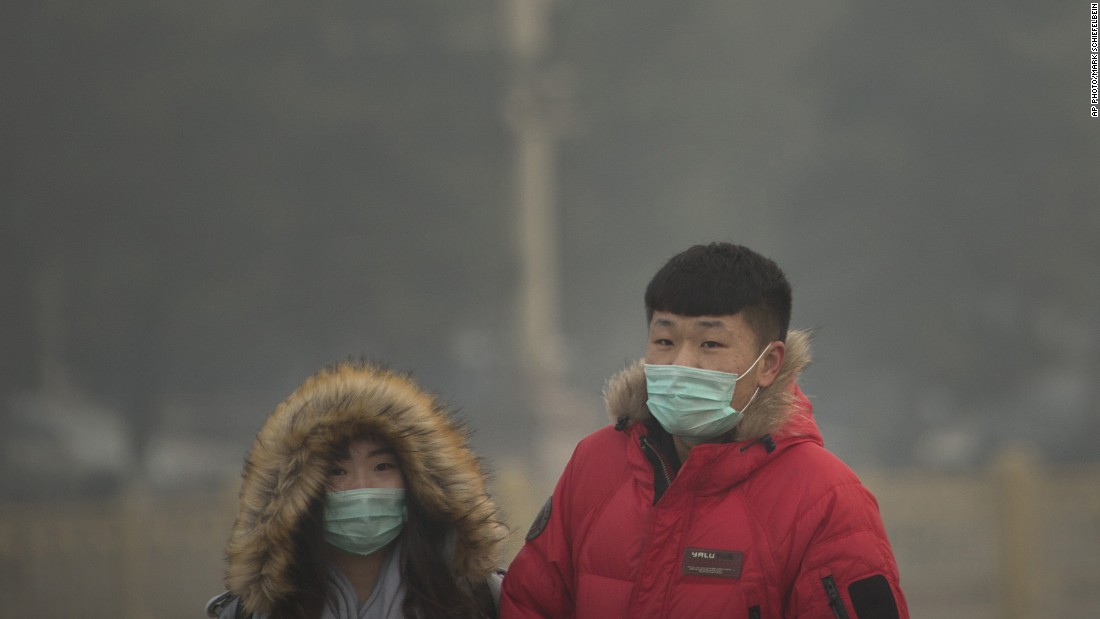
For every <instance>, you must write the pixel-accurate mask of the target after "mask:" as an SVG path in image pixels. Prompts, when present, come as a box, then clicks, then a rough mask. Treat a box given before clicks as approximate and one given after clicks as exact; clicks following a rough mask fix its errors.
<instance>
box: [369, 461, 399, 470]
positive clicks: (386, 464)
mask: <svg viewBox="0 0 1100 619" xmlns="http://www.w3.org/2000/svg"><path fill="white" fill-rule="evenodd" d="M393 468H397V467H396V466H394V464H393V463H392V462H381V463H379V464H378V466H376V467H374V470H376V471H388V470H390V469H393Z"/></svg>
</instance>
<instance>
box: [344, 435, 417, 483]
mask: <svg viewBox="0 0 1100 619" xmlns="http://www.w3.org/2000/svg"><path fill="white" fill-rule="evenodd" d="M329 486H330V487H329V490H330V491H332V492H340V491H343V490H357V489H359V488H404V487H405V478H404V476H403V475H402V474H401V469H400V468H399V467H398V465H397V456H396V455H394V453H393V450H392V449H390V448H389V446H387V445H385V444H384V443H381V442H379V441H376V440H374V439H358V440H355V441H352V442H351V443H350V444H349V445H348V457H347V458H343V459H341V460H338V461H337V462H336V463H335V464H334V465H333V467H332V471H331V472H330V473H329Z"/></svg>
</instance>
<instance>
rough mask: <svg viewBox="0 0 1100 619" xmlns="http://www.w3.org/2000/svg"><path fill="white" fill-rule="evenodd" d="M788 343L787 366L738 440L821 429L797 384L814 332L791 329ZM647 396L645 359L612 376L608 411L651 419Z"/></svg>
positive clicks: (740, 428)
mask: <svg viewBox="0 0 1100 619" xmlns="http://www.w3.org/2000/svg"><path fill="white" fill-rule="evenodd" d="M785 343H786V354H785V355H784V356H783V367H782V368H781V369H780V371H779V374H778V375H777V376H776V378H775V381H773V382H772V384H771V385H769V386H768V387H767V388H766V389H761V390H760V393H759V394H757V396H756V398H755V399H754V400H753V403H752V405H751V406H750V407H749V408H748V409H747V410H745V412H744V417H743V418H742V419H741V422H740V423H739V424H738V425H737V431H736V432H737V433H736V439H737V440H739V441H742V440H755V439H758V438H761V437H763V436H766V435H778V434H780V433H783V434H790V433H799V434H804V433H805V432H807V431H812V432H814V433H816V432H817V428H816V426H817V424H815V423H814V422H813V419H812V418H811V412H810V408H809V403H808V401H806V400H804V397H803V396H801V392H800V391H798V389H797V387H796V385H795V382H796V381H797V379H798V376H799V375H800V374H801V373H802V370H804V369H805V368H806V366H807V365H809V364H810V333H809V332H808V331H801V330H792V331H789V332H788V333H787V340H786V342H785ZM647 399H648V395H647V392H646V382H645V367H644V363H643V361H641V360H639V361H637V362H635V363H633V364H632V365H630V366H629V367H627V368H626V369H624V370H622V371H621V372H619V373H618V374H616V375H615V376H613V377H611V379H610V380H609V381H608V382H607V387H606V388H605V389H604V401H605V402H606V404H607V413H608V415H610V416H611V419H612V420H613V421H615V422H616V423H622V422H621V421H620V420H621V419H623V418H626V420H627V421H626V425H631V424H634V423H638V422H644V421H645V420H647V419H651V418H652V417H653V415H652V413H650V412H649V408H648V407H647V406H646V400H647ZM799 400H802V402H804V405H801V406H796V405H795V404H800V403H802V402H799Z"/></svg>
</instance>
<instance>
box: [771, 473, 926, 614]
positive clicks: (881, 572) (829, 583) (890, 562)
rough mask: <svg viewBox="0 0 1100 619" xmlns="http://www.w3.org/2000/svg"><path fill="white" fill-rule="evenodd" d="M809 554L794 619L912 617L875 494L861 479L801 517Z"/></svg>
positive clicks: (796, 589) (798, 582)
mask: <svg viewBox="0 0 1100 619" xmlns="http://www.w3.org/2000/svg"><path fill="white" fill-rule="evenodd" d="M798 529H799V531H800V533H798V534H796V537H798V536H800V535H801V536H804V542H802V543H803V544H804V546H803V547H804V548H805V551H804V553H802V554H801V561H800V564H799V566H798V567H797V575H796V577H795V580H794V586H793V588H792V589H791V593H790V596H789V598H788V602H787V613H786V615H785V616H786V617H788V618H790V619H796V618H797V619H819V618H820V619H836V618H841V619H909V610H908V607H907V606H906V603H905V596H904V595H903V594H902V591H901V585H900V581H899V577H898V569H897V564H896V562H895V560H894V553H893V551H892V550H891V548H890V542H889V541H888V539H887V537H886V531H885V529H884V528H883V525H882V518H881V516H880V515H879V511H878V503H877V502H876V501H875V498H874V496H872V495H871V493H870V492H869V491H868V490H867V489H866V488H865V487H864V486H863V485H862V484H861V483H859V481H858V480H853V481H851V482H849V483H845V484H841V485H837V486H834V487H833V488H831V489H830V491H829V492H828V493H826V494H825V496H823V497H821V498H819V499H817V500H816V501H815V502H814V503H813V504H812V505H810V506H808V508H807V510H806V511H805V512H804V513H803V514H802V517H801V518H800V519H799V523H798Z"/></svg>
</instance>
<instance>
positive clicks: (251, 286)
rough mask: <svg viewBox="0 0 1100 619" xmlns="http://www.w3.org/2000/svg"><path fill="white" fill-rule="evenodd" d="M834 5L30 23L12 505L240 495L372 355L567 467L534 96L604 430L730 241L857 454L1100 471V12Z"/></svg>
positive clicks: (581, 380)
mask: <svg viewBox="0 0 1100 619" xmlns="http://www.w3.org/2000/svg"><path fill="white" fill-rule="evenodd" d="M805 5H806V6H799V3H731V2H720V1H717V0H708V1H703V2H693V1H689V2H684V1H676V2H672V1H667V0H631V1H629V2H626V1H623V0H610V1H608V2H596V3H591V2H589V3H583V2H558V3H553V4H548V5H546V7H545V8H546V9H547V11H548V12H547V14H546V21H545V24H546V28H547V39H546V41H545V46H544V48H543V51H542V52H541V53H540V55H539V56H538V57H537V58H534V59H531V58H528V59H525V60H524V59H517V57H516V54H515V53H514V49H513V48H512V47H511V46H510V45H509V44H508V43H507V41H508V33H509V32H510V31H511V30H512V29H513V28H514V27H515V26H514V23H513V22H511V21H509V17H508V15H509V14H508V12H507V11H506V10H505V9H506V3H505V2H503V1H501V2H493V1H488V0H473V1H469V2H444V1H424V0H411V1H409V0H406V1H402V2H397V1H381V2H351V1H345V0H333V1H331V2H321V3H297V2H286V1H283V0H274V1H270V2H250V1H248V0H244V1H238V2H214V1H210V0H194V1H189V2H138V1H137V0H104V1H102V2H95V3H88V2H77V1H75V0H60V1H51V2H30V1H27V0H12V1H10V2H8V3H6V5H5V8H6V11H5V13H6V16H5V18H4V20H2V22H0V52H2V53H0V79H2V83H3V88H4V97H3V101H4V105H3V107H2V114H3V121H2V134H0V143H2V147H0V152H2V153H3V157H4V159H3V165H2V166H0V209H2V212H0V257H2V260H0V286H2V290H3V293H2V294H0V320H2V326H0V364H2V366H0V427H2V428H3V430H2V431H0V447H2V450H3V451H2V458H3V460H2V462H0V469H2V470H3V471H4V472H3V474H2V475H0V477H2V478H3V479H2V484H3V485H2V486H0V490H2V491H3V493H4V494H3V496H7V497H24V496H39V495H51V494H67V493H83V494H96V493H110V492H113V491H115V490H117V489H118V488H120V487H122V486H123V485H125V484H127V483H131V482H133V481H135V480H143V481H144V482H147V483H151V484H153V485H158V486H164V487H184V486H194V485H201V484H206V483H211V480H212V479H221V477H220V476H221V475H223V474H224V472H225V471H226V470H227V469H228V470H230V471H233V470H236V469H237V468H238V467H239V464H240V459H241V457H242V456H243V454H244V452H245V450H246V449H247V446H248V444H249V442H250V441H251V438H252V436H253V435H254V433H255V431H256V430H257V429H258V427H259V425H260V423H261V422H262V421H263V419H264V418H265V417H266V415H267V414H268V413H269V412H270V410H271V409H272V408H273V407H274V406H275V405H276V404H277V403H278V402H279V401H280V400H281V399H282V398H283V397H285V395H287V394H288V393H289V392H290V391H291V390H292V389H293V388H294V387H296V386H297V385H298V384H299V383H300V382H301V381H302V380H303V379H304V378H305V377H306V376H307V375H308V374H309V373H311V372H313V371H314V370H316V369H318V368H319V367H321V366H323V365H325V364H327V363H330V362H333V361H337V360H340V359H343V358H347V357H364V358H366V359H370V360H375V361H381V362H385V363H387V364H389V365H390V366H392V367H394V368H397V369H401V370H408V371H411V372H413V373H414V374H415V375H416V376H417V377H418V378H419V379H420V380H421V382H422V383H423V384H424V385H425V386H426V387H428V388H430V389H432V390H434V391H437V392H439V393H440V394H441V395H442V396H443V398H444V399H446V400H447V401H449V402H451V403H452V404H453V405H454V406H455V407H457V408H459V409H461V411H462V414H463V415H464V416H465V418H466V419H467V420H468V421H469V423H470V425H471V426H472V427H473V428H474V429H475V430H476V434H475V443H476V445H477V447H478V448H479V449H480V450H481V451H482V452H483V453H484V454H485V455H486V456H489V457H490V458H491V459H492V460H494V461H501V460H504V459H507V458H511V457H516V458H523V457H524V456H525V454H527V453H530V450H531V449H532V448H533V447H534V446H536V445H537V443H538V441H539V439H540V437H539V436H538V432H537V429H538V428H537V424H536V422H535V419H534V416H533V413H532V411H533V410H534V409H535V408H536V407H535V405H534V403H533V402H532V396H531V394H530V392H529V390H527V389H525V388H522V385H524V384H525V383H524V378H523V376H522V375H521V372H520V370H519V365H520V363H519V360H518V359H517V345H516V338H517V335H516V333H517V331H518V329H519V327H520V325H519V318H518V312H517V299H518V297H519V294H520V285H521V275H522V272H523V266H522V264H523V262H522V261H523V255H524V250H525V247H524V243H523V242H521V241H520V240H519V237H518V236H517V227H518V223H517V222H518V220H517V218H518V214H517V208H516V197H515V196H516V186H517V169H516V150H517V135H516V131H515V130H514V128H513V126H512V125H511V124H510V121H509V114H510V113H514V110H515V109H516V108H517V106H518V107H519V108H522V106H523V103H522V102H520V103H516V92H517V91H523V88H518V87H517V84H523V85H526V86H530V85H531V84H535V85H534V86H533V87H530V88H529V90H533V91H535V92H537V93H539V95H538V96H539V98H540V101H542V103H541V105H544V106H547V107H549V108H550V109H551V110H552V116H553V117H554V119H555V122H553V123H552V125H553V136H554V137H553V138H552V142H553V151H552V152H554V154H555V157H554V159H553V161H554V162H556V169H555V170H554V172H553V175H552V176H553V183H552V204H553V205H554V207H555V208H554V212H555V213H556V224H557V225H556V227H553V228H547V229H546V232H547V233H548V234H549V235H550V237H551V238H550V241H551V242H552V247H554V248H556V255H557V257H558V261H557V265H558V271H557V273H558V277H559V281H560V307H559V309H558V312H559V314H558V315H559V316H560V322H559V326H560V337H559V339H560V343H559V345H560V346H561V353H562V356H561V359H562V362H563V369H562V372H561V379H562V381H563V382H564V384H565V385H566V386H567V387H568V389H569V390H570V391H571V393H572V394H573V395H574V396H575V401H577V402H579V403H580V404H581V406H582V408H584V409H585V410H584V418H585V419H587V420H588V423H589V424H590V425H588V426H584V425H583V424H581V425H578V426H577V427H575V428H572V427H570V428H569V430H570V431H571V432H572V433H573V436H574V439H575V438H580V436H582V435H583V434H584V433H585V432H587V431H589V430H591V429H594V428H595V427H597V426H599V425H600V424H602V423H604V422H605V418H604V413H603V411H602V407H601V405H600V400H599V395H600V390H601V387H602V384H603V382H604V380H605V379H606V378H607V377H608V376H609V375H610V374H612V373H613V372H615V371H616V370H618V369H620V368H621V367H622V366H623V365H624V364H626V363H629V362H630V361H631V360H633V359H635V358H636V357H638V356H640V355H641V353H642V350H643V346H644V337H645V319H644V313H643V308H642V291H643V289H644V286H645V284H646V282H647V281H648V278H649V277H650V276H651V275H652V273H653V272H654V271H655V270H656V269H657V268H659V267H660V265H661V264H662V263H663V262H664V261H665V260H666V259H668V258H669V257H670V256H671V255H673V254H674V253H676V252H678V251H680V250H681V249H684V248H685V247H687V246H689V245H691V244H694V243H698V242H707V241H711V240H729V241H734V242H739V243H744V244H746V245H749V246H751V247H753V248H755V249H757V250H758V251H760V252H762V253H764V254H765V255H768V256H770V257H772V258H774V259H775V260H776V261H777V262H778V263H779V264H780V265H781V266H782V267H783V268H784V269H785V270H786V272H787V274H788V276H789V278H790V279H791V281H792V284H793V286H794V292H795V297H794V298H795V310H794V316H793V323H794V324H793V326H795V327H812V328H815V329H816V338H815V357H816V362H815V364H814V365H813V366H812V367H811V368H810V370H809V371H808V374H807V375H806V376H805V380H804V381H803V387H804V388H805V389H806V391H807V392H808V393H809V394H810V395H811V397H812V398H813V400H814V402H815V406H816V414H817V417H818V421H819V423H820V424H821V425H822V427H823V430H824V432H825V437H826V443H827V444H828V445H829V446H831V447H832V448H833V450H834V451H836V452H837V453H838V454H839V455H840V456H841V457H842V458H844V459H845V460H847V461H848V462H849V463H851V464H853V465H854V466H856V467H937V468H960V469H963V468H972V467H980V466H985V465H986V464H987V462H988V460H989V458H990V455H991V453H992V452H994V451H995V450H996V449H997V448H998V447H999V446H1001V445H1003V444H1006V443H1018V442H1022V443H1028V444H1032V445H1034V446H1036V447H1037V448H1039V449H1040V452H1041V454H1042V456H1043V457H1044V458H1045V459H1047V460H1048V461H1052V462H1079V461H1085V460H1096V459H1097V456H1098V455H1100V454H1098V450H1097V448H1096V447H1095V437H1096V435H1097V434H1098V432H1100V414H1098V412H1100V411H1098V404H1097V402H1098V401H1100V393H1098V388H1097V377H1098V376H1100V352H1098V350H1100V348H1098V344H1100V322H1098V316H1100V277H1098V273H1097V266H1098V265H1100V244H1098V243H1097V241H1096V237H1097V233H1098V232H1100V209H1098V208H1097V207H1098V205H1100V202H1098V200H1097V186H1098V182H1097V180H1096V176H1097V170H1098V167H1100V166H1098V164H1100V119H1092V118H1089V109H1088V108H1089V97H1088V94H1089V93H1088V86H1089V79H1088V78H1089V65H1088V51H1089V49H1088V47H1089V46H1088V44H1089V36H1088V35H1089V32H1088V4H1087V3H1082V2H1024V1H1019V0H1013V1H1010V2H1008V3H997V4H993V3H980V2H979V3H957V2H949V1H946V0H933V1H930V2H921V3H895V2H880V1H878V0H829V1H827V2H818V3H805ZM524 92H526V91H524ZM510 111H511V112H510Z"/></svg>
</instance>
